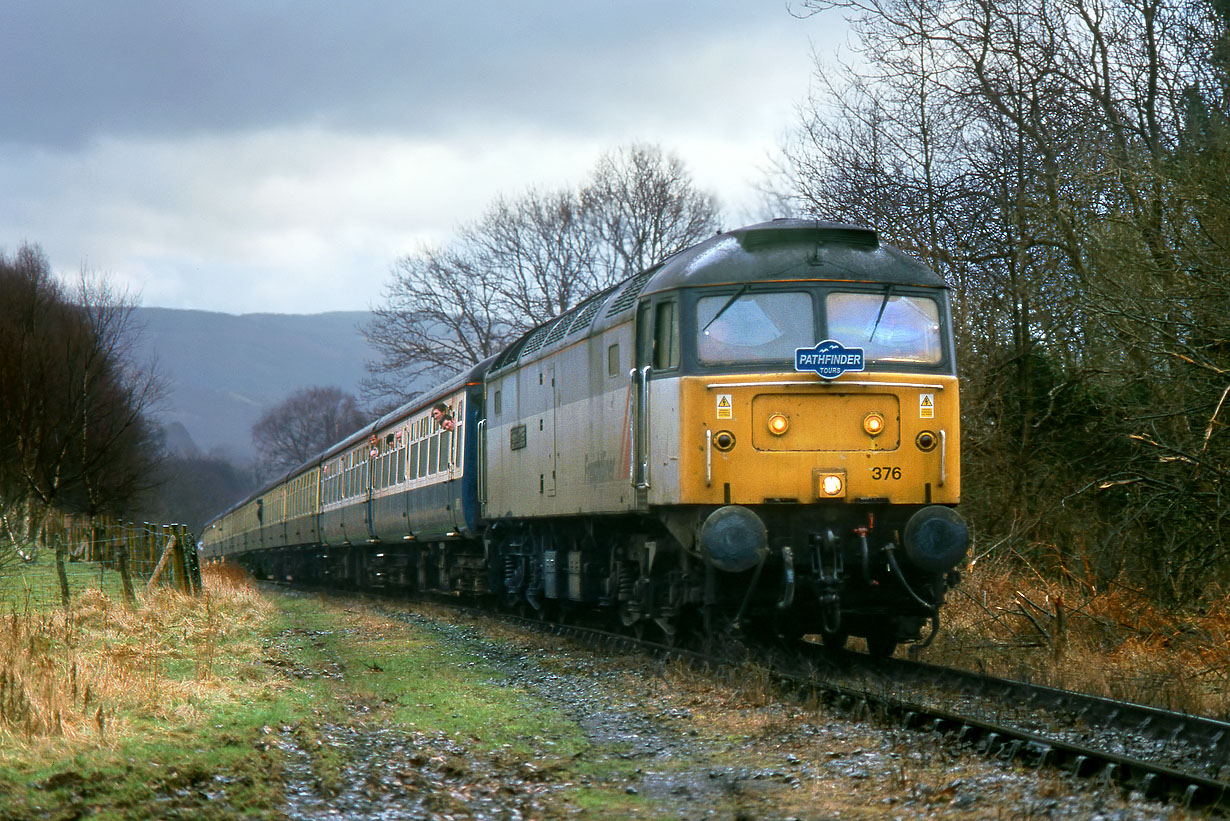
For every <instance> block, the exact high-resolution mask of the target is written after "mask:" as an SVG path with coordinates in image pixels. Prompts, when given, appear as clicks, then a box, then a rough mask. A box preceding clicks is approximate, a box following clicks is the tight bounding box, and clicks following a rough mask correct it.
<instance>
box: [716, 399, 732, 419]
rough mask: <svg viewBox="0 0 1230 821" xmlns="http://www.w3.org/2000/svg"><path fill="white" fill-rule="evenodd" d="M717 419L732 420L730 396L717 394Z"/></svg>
mask: <svg viewBox="0 0 1230 821" xmlns="http://www.w3.org/2000/svg"><path fill="white" fill-rule="evenodd" d="M717 418H718V419H733V418H734V406H733V405H732V404H731V402H730V394H728V393H719V394H718V397H717Z"/></svg>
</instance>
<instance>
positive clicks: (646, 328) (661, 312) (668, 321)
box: [630, 294, 681, 503]
mask: <svg viewBox="0 0 1230 821" xmlns="http://www.w3.org/2000/svg"><path fill="white" fill-rule="evenodd" d="M680 358H681V345H680V335H679V299H678V296H677V295H675V294H667V295H657V296H655V297H654V298H653V300H652V301H646V302H644V303H642V304H641V306H640V308H638V309H637V315H636V361H635V367H634V368H633V369H632V373H631V378H632V393H633V402H632V406H633V414H632V426H631V427H632V470H631V471H630V472H631V478H632V484H633V486H634V487H635V488H636V491H637V501H638V503H643V499H642V496H643V495H644V494H646V492H647V491H648V490H649V487H650V484H651V482H652V479H653V477H652V475H651V471H650V467H649V466H650V461H651V459H652V454H651V452H650V451H651V449H652V444H651V439H652V435H651V434H652V431H653V427H652V418H653V408H652V407H651V406H650V405H651V401H650V395H651V391H650V382H651V380H652V379H653V376H654V374H655V373H660V372H663V371H676V370H677V369H678V368H679V361H680Z"/></svg>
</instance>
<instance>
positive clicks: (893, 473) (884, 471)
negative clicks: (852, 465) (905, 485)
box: [871, 468, 901, 482]
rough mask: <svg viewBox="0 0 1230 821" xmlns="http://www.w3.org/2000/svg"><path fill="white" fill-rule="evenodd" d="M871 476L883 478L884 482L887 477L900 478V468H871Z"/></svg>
mask: <svg viewBox="0 0 1230 821" xmlns="http://www.w3.org/2000/svg"><path fill="white" fill-rule="evenodd" d="M871 478H872V479H883V480H884V481H886V482H887V481H888V480H889V479H900V478H901V468H872V469H871Z"/></svg>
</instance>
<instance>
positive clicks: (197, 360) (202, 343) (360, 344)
mask: <svg viewBox="0 0 1230 821" xmlns="http://www.w3.org/2000/svg"><path fill="white" fill-rule="evenodd" d="M369 316H370V315H369V314H368V313H366V312H364V311H337V312H332V313H324V314H311V315H294V314H244V315H242V316H235V315H233V314H222V313H211V312H207V311H184V310H173V309H169V308H138V309H137V310H136V312H135V317H134V318H135V320H136V325H137V326H138V327H140V328H142V332H141V334H140V338H139V340H138V343H137V346H136V348H135V353H136V357H137V359H138V361H144V360H146V359H148V358H149V357H150V356H153V357H155V358H156V360H157V363H158V370H159V372H160V373H162V375H163V376H164V377H165V378H166V379H167V383H168V385H167V397H166V400H165V401H164V402H163V404H162V407H161V412H160V413H159V414H158V417H159V419H160V420H161V421H162V423H163V424H164V425H165V426H166V427H167V434H168V443H169V444H170V445H171V446H172V447H173V448H174V449H175V450H177V451H179V452H184V453H190V452H191V451H192V448H193V446H195V448H197V449H199V450H200V451H202V452H205V453H208V452H217V451H221V452H222V453H224V454H225V455H226V456H228V457H230V458H232V459H235V460H237V461H241V462H244V461H247V459H248V456H249V453H250V451H251V441H250V435H249V432H250V430H251V428H252V424H253V423H254V422H255V421H256V420H257V419H258V418H259V417H260V415H261V414H262V413H264V412H265V411H266V410H268V409H269V408H270V407H271V406H273V405H274V404H276V403H278V402H280V401H281V400H282V399H284V398H285V397H286V396H287V395H288V394H290V393H291V392H292V391H295V390H297V389H299V388H303V387H307V386H309V385H336V386H337V387H339V388H341V389H342V390H345V391H350V392H351V393H354V394H356V395H358V386H359V382H360V380H362V378H363V377H364V376H365V375H366V370H365V369H364V363H365V361H367V360H369V359H372V358H374V357H375V353H374V352H373V351H372V350H371V349H370V348H369V347H368V344H367V341H366V340H365V339H364V338H363V335H362V334H361V333H360V332H359V328H360V327H361V326H362V324H363V323H364V322H366V321H367V319H368V317H369ZM181 426H182V429H181ZM185 434H186V436H185Z"/></svg>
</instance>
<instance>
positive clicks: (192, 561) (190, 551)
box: [178, 525, 205, 596]
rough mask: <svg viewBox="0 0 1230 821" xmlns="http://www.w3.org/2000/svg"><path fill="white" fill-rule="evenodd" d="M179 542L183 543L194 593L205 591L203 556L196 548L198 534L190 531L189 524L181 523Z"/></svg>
mask: <svg viewBox="0 0 1230 821" xmlns="http://www.w3.org/2000/svg"><path fill="white" fill-rule="evenodd" d="M178 528H179V543H180V544H181V545H183V551H184V564H186V565H187V566H188V580H189V581H190V582H191V583H192V595H194V596H200V595H201V593H202V592H204V589H205V588H204V587H203V586H202V585H201V557H200V555H199V554H198V553H197V550H196V536H193V535H192V534H191V533H189V532H188V526H187V525H179V526H178Z"/></svg>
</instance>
